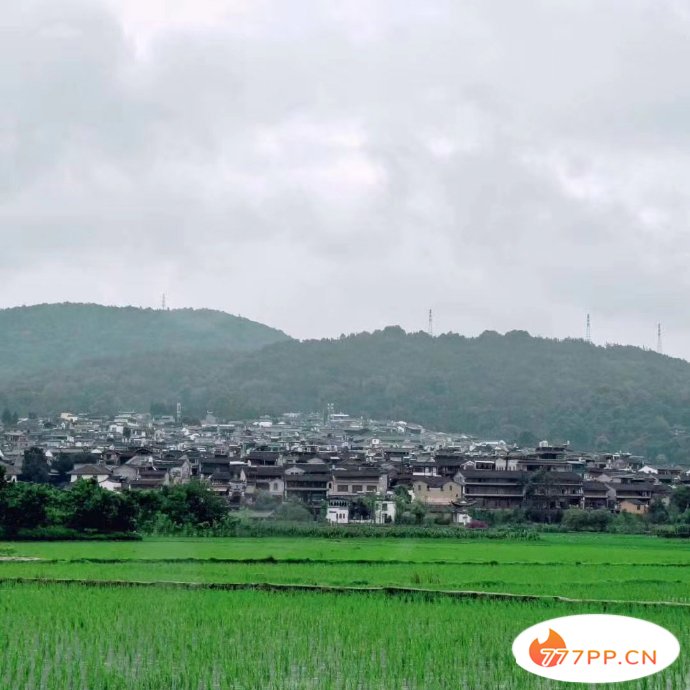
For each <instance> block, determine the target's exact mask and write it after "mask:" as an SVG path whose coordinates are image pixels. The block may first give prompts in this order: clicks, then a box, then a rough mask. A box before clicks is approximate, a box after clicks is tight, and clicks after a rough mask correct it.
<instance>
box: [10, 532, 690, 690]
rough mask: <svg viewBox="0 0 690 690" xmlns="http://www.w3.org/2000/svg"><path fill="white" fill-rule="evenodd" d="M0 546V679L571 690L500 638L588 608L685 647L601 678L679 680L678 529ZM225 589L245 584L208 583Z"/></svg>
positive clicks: (689, 557) (688, 673) (687, 564)
mask: <svg viewBox="0 0 690 690" xmlns="http://www.w3.org/2000/svg"><path fill="white" fill-rule="evenodd" d="M0 555H2V556H3V557H4V559H5V560H2V561H0V621H2V624H1V625H0V669H1V670H0V687H2V688H3V689H4V688H8V689H10V688H12V689H15V688H17V689H19V688H21V689H24V688H26V689H27V690H29V689H31V690H33V689H39V688H41V689H43V688H45V689H50V690H52V689H54V688H55V689H62V688H65V689H71V688H77V689H84V690H97V689H100V688H103V689H106V688H107V689H115V688H116V689H123V690H124V689H127V690H129V689H132V690H134V689H138V688H149V689H156V690H157V689H159V688H161V689H168V688H170V689H176V688H179V689H180V690H182V689H184V690H187V689H190V690H191V689H194V690H205V689H206V688H217V689H219V690H220V689H223V690H224V689H226V688H228V689H242V690H245V689H246V690H250V689H251V690H254V689H256V690H259V689H263V688H267V689H273V688H275V689H283V688H285V689H291V688H305V689H306V688H313V689H315V690H317V689H318V690H320V689H321V688H324V689H331V688H332V689H343V690H350V689H352V690H354V689H358V690H360V689H361V690H370V689H371V690H375V689H376V690H389V689H390V690H394V689H397V688H404V689H406V690H417V689H418V690H426V689H427V688H428V689H430V690H434V689H436V688H438V689H445V688H463V689H465V688H466V689H471V690H475V689H478V690H483V689H484V688H486V689H487V690H493V689H494V688H496V689H499V690H500V689H508V688H516V689H521V688H526V689H531V688H560V687H562V688H568V687H575V688H577V687H585V686H577V685H573V684H558V683H554V682H551V681H547V680H545V679H542V678H539V677H537V676H533V675H530V674H528V673H527V672H526V671H523V670H522V669H520V668H519V667H518V666H517V665H516V664H515V663H514V661H513V658H512V654H511V651H510V650H511V644H512V641H513V639H514V637H515V636H516V635H517V634H518V633H519V632H520V631H521V630H522V629H524V628H526V627H527V626H529V625H533V624H535V623H537V622H539V621H541V620H544V619H547V618H554V617H557V616H563V615H572V614H576V613H602V612H606V613H618V614H622V615H631V616H638V617H640V618H645V619H647V620H651V621H654V622H656V623H659V624H660V625H663V626H664V627H666V628H668V629H669V630H670V631H671V632H673V633H674V634H675V635H676V636H677V637H678V639H679V640H680V643H681V656H680V657H679V659H678V660H677V661H676V662H675V663H674V664H673V665H672V666H671V667H670V668H669V669H667V670H665V671H663V672H661V673H659V674H657V675H655V676H651V677H648V678H645V679H642V680H639V681H636V682H634V683H627V684H620V685H617V686H609V687H621V688H643V689H645V690H662V689H663V690H684V689H688V688H690V656H688V654H687V651H686V650H687V649H688V645H689V644H690V544H688V543H687V542H683V541H680V540H678V541H677V540H663V539H655V538H652V537H640V536H613V535H581V536H580V535H555V534H550V535H544V536H542V538H541V539H539V540H537V541H530V542H524V543H523V542H515V541H505V542H496V541H489V540H487V541H484V540H477V539H473V540H471V541H466V542H463V541H461V540H458V541H457V542H456V541H449V540H438V541H437V540H431V539H428V540H418V541H407V540H394V539H391V540H379V539H366V540H353V539H346V540H342V541H335V540H321V539H287V538H258V539H156V540H154V539H150V540H144V541H142V542H115V543H113V542H111V543H102V542H98V543H97V542H87V543H83V542H54V543H18V542H13V543H2V544H0ZM29 557H30V558H36V559H39V560H32V561H19V560H11V559H17V558H29ZM137 583H139V584H137ZM233 584H234V585H238V586H241V587H243V589H229V590H225V589H222V588H221V587H222V586H225V585H233ZM267 584H272V585H276V587H275V588H273V589H266V588H265V585H267ZM134 585H137V586H134ZM287 585H310V586H313V587H315V588H316V589H314V590H309V591H303V590H300V591H294V590H290V589H280V587H281V586H287ZM320 587H323V589H320ZM391 587H398V588H409V589H410V590H414V591H401V590H400V589H398V590H396V591H392V590H391V589H386V588H391ZM334 588H343V589H340V590H338V589H334ZM376 588H381V589H380V590H376ZM420 590H421V591H420ZM439 590H443V591H442V592H439ZM467 592H484V593H487V597H488V598H474V597H473V596H470V595H468V594H466V593H467ZM463 593H464V594H463ZM491 593H495V594H497V595H498V594H503V593H512V594H517V595H532V596H535V597H540V596H543V597H544V598H541V599H540V598H535V599H524V600H523V599H505V598H500V597H497V598H491ZM551 596H554V597H568V598H572V599H576V600H578V599H579V600H583V601H555V600H553V599H549V598H547V597H551ZM588 687H592V686H588ZM602 687H604V686H602Z"/></svg>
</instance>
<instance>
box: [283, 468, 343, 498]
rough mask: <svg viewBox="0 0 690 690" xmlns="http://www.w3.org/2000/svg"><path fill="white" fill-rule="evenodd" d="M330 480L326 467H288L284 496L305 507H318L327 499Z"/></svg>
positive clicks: (329, 472)
mask: <svg viewBox="0 0 690 690" xmlns="http://www.w3.org/2000/svg"><path fill="white" fill-rule="evenodd" d="M331 479H332V476H331V470H330V468H329V467H327V466H326V465H323V464H321V465H310V464H307V463H301V464H299V465H290V466H289V467H287V469H286V470H285V496H286V498H294V499H297V500H299V501H302V502H303V503H306V504H307V505H311V506H320V505H321V503H322V502H323V501H325V500H326V499H327V498H328V484H329V482H330V481H331Z"/></svg>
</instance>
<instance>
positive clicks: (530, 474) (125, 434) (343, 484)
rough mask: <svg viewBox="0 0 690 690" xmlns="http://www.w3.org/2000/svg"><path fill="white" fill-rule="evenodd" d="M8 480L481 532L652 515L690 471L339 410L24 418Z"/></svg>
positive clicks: (8, 428)
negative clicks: (585, 513) (497, 513)
mask: <svg viewBox="0 0 690 690" xmlns="http://www.w3.org/2000/svg"><path fill="white" fill-rule="evenodd" d="M0 439H1V443H0V467H2V468H3V469H4V472H5V478H6V479H7V480H8V481H11V482H16V481H36V480H35V479H34V478H32V477H31V476H30V474H28V473H27V471H25V470H26V467H25V463H26V458H27V457H29V456H32V457H34V458H35V457H36V456H37V455H38V456H39V457H40V458H41V459H44V461H45V465H46V468H47V476H46V477H45V481H47V482H50V483H52V484H54V485H56V486H60V487H62V488H66V489H68V488H69V487H70V485H72V484H73V483H74V482H76V481H77V480H79V479H91V480H94V481H95V482H97V483H98V485H100V486H101V487H103V488H105V489H108V490H111V491H117V492H127V491H140V490H142V489H160V488H162V487H164V486H169V485H175V484H184V483H188V482H190V481H193V480H199V481H201V482H204V483H206V484H207V485H208V486H209V487H210V488H211V489H212V490H213V492H215V493H216V494H218V495H219V496H222V497H224V499H225V500H226V501H227V503H228V506H229V507H230V508H231V509H237V510H245V511H247V512H248V514H250V515H251V516H253V517H256V518H258V519H266V518H271V516H272V514H273V512H274V511H275V509H276V507H277V506H279V505H281V504H283V503H294V504H299V505H300V506H303V507H305V508H306V509H308V510H309V513H310V514H311V516H312V517H313V519H321V520H326V521H328V522H331V523H336V524H346V523H352V522H368V523H372V522H373V523H380V524H386V523H393V522H396V521H397V520H399V519H400V517H401V516H400V515H398V514H396V513H397V512H399V510H400V508H399V506H400V501H398V500H396V498H399V497H401V496H402V497H404V498H405V499H406V500H408V501H410V503H411V505H415V506H421V508H423V510H424V512H425V514H428V515H429V516H431V517H434V516H435V517H436V518H438V520H439V521H440V522H443V521H445V522H447V523H455V524H460V525H470V524H471V523H472V521H473V518H472V516H471V512H473V511H472V509H480V510H484V511H486V510H514V509H521V508H523V509H524V508H531V509H532V510H533V511H537V512H540V511H541V512H542V513H548V512H549V511H564V510H567V509H569V508H581V509H585V510H588V509H592V510H607V511H611V512H614V513H621V512H623V513H632V514H637V515H645V514H646V513H647V512H648V511H649V510H650V507H653V505H654V504H655V503H658V504H661V505H664V506H665V505H668V504H669V502H670V497H671V494H672V491H673V488H674V487H675V486H678V485H681V484H689V485H690V470H689V469H688V468H683V467H679V466H660V465H655V464H652V463H649V462H646V461H645V459H644V458H641V457H636V456H632V455H630V454H628V453H624V452H610V453H593V452H584V451H578V450H574V449H571V448H570V447H569V444H567V443H565V444H551V443H549V442H547V441H542V442H539V443H538V444H536V447H529V448H518V447H515V446H509V445H508V444H507V443H506V442H504V441H495V440H485V439H479V438H474V437H471V436H469V435H465V434H451V433H444V432H438V431H431V430H428V429H424V428H423V427H421V426H419V425H417V424H412V423H407V422H404V421H375V420H365V419H361V418H353V417H350V416H349V415H347V414H341V413H336V412H334V408H333V406H332V405H329V407H328V409H327V411H326V412H325V413H311V414H304V413H288V414H283V415H280V416H278V417H275V416H274V417H271V416H264V417H261V418H259V419H254V420H244V421H227V420H220V419H217V418H216V417H215V416H214V415H213V414H212V413H208V414H207V415H206V417H205V418H204V419H203V420H200V421H198V422H197V423H194V424H192V423H185V422H184V421H183V419H182V415H181V408H180V406H178V408H177V414H176V415H175V414H173V415H159V416H154V415H152V414H150V413H137V412H123V413H120V414H118V415H115V416H113V417H104V416H96V415H89V414H72V413H62V414H59V415H57V416H56V417H54V418H39V417H37V416H35V415H32V416H31V417H29V418H23V419H16V420H13V423H12V424H6V425H5V426H4V428H3V429H2V432H1V435H0Z"/></svg>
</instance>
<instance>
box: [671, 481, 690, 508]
mask: <svg viewBox="0 0 690 690" xmlns="http://www.w3.org/2000/svg"><path fill="white" fill-rule="evenodd" d="M671 505H673V506H674V507H675V508H676V509H677V510H678V512H679V513H684V512H685V511H686V510H688V509H690V485H689V484H681V485H680V486H677V487H676V488H675V489H674V490H673V493H672V494H671Z"/></svg>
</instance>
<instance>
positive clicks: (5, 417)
mask: <svg viewBox="0 0 690 690" xmlns="http://www.w3.org/2000/svg"><path fill="white" fill-rule="evenodd" d="M1 419H2V425H3V426H4V427H10V426H12V425H13V424H12V422H13V417H12V413H11V412H10V411H9V409H7V408H5V409H4V410H3V411H2V418H1Z"/></svg>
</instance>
